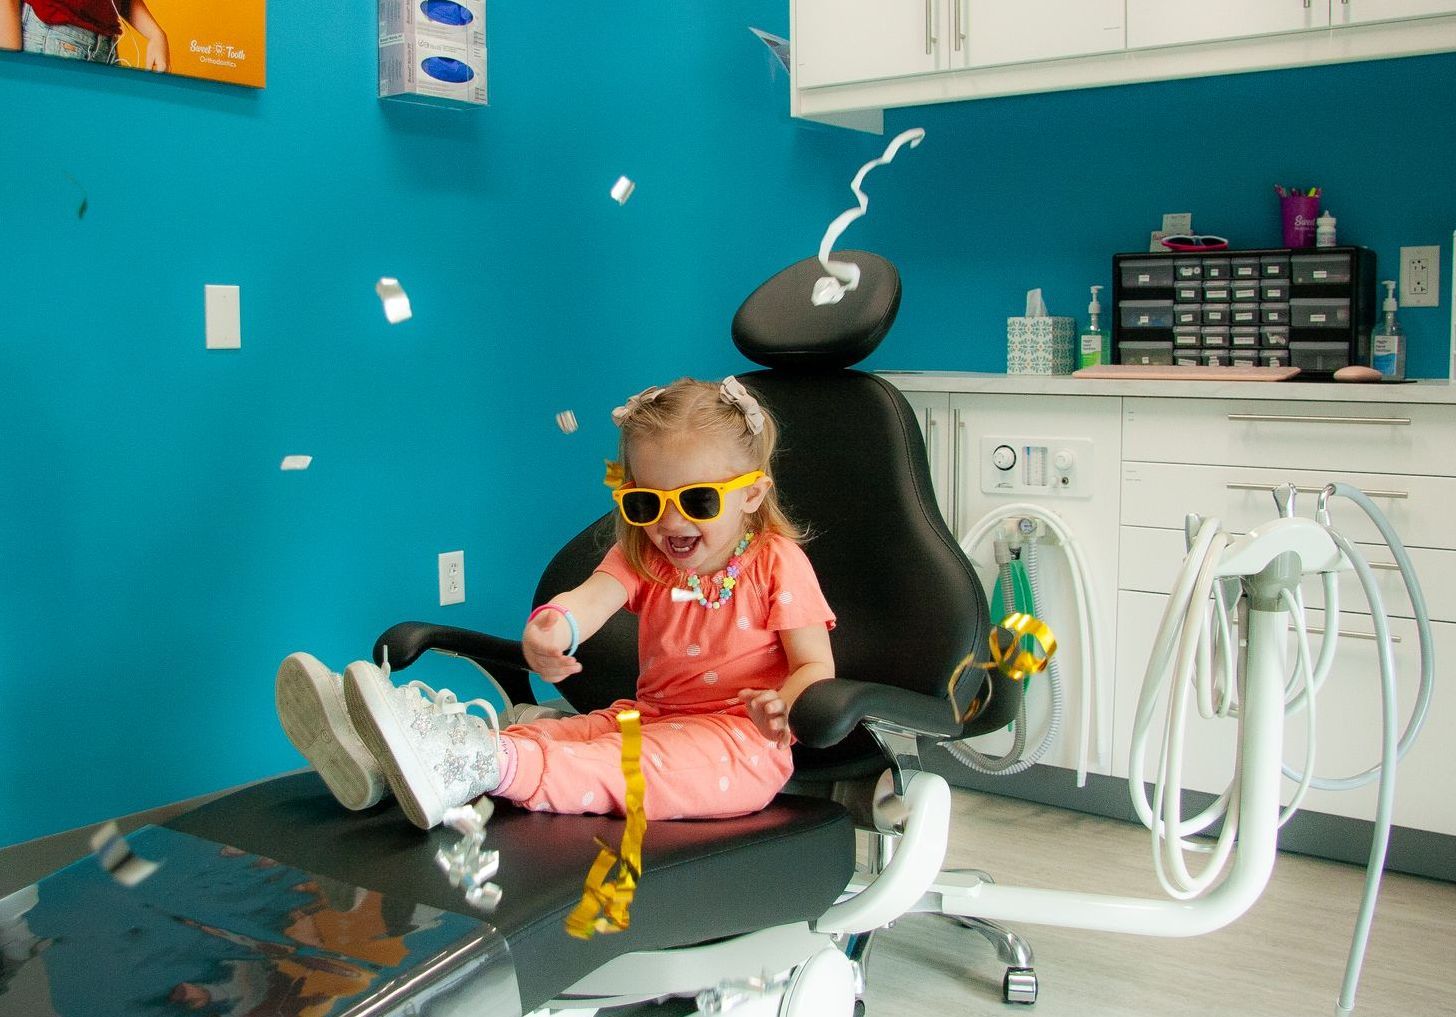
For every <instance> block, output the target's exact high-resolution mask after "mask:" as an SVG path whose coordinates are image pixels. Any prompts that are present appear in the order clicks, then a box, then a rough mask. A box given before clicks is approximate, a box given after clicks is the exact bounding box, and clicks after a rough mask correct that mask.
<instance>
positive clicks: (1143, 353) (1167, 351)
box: [1117, 342, 1173, 365]
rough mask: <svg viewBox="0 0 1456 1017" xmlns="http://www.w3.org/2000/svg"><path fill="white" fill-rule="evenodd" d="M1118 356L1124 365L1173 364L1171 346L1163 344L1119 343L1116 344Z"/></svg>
mask: <svg viewBox="0 0 1456 1017" xmlns="http://www.w3.org/2000/svg"><path fill="white" fill-rule="evenodd" d="M1117 351H1118V356H1119V357H1120V358H1121V360H1122V362H1123V363H1124V364H1144V365H1148V364H1161V365H1168V364H1172V363H1173V344H1172V343H1163V342H1121V343H1118V344H1117Z"/></svg>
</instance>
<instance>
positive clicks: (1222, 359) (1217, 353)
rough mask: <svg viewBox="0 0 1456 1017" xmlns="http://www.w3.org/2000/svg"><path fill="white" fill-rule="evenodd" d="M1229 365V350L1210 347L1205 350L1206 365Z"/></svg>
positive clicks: (1204, 364) (1204, 361) (1204, 363)
mask: <svg viewBox="0 0 1456 1017" xmlns="http://www.w3.org/2000/svg"><path fill="white" fill-rule="evenodd" d="M1228 365H1229V354H1228V350H1220V349H1216V348H1209V349H1205V350H1204V351H1203V366H1204V367H1227V366H1228Z"/></svg>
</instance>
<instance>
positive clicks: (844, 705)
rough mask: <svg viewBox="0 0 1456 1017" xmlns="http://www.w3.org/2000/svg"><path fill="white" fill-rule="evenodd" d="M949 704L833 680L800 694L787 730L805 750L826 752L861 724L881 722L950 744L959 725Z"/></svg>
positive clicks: (872, 684) (886, 688) (890, 688)
mask: <svg viewBox="0 0 1456 1017" xmlns="http://www.w3.org/2000/svg"><path fill="white" fill-rule="evenodd" d="M953 712H954V711H953V710H952V708H951V705H950V703H948V702H947V701H946V700H944V699H937V698H935V697H934V696H927V695H924V694H922V693H919V692H910V691H909V690H907V689H902V688H897V687H896V686H894V685H881V684H879V683H877V682H860V681H855V680H854V679H853V678H833V679H830V680H829V681H823V682H816V683H814V684H813V685H810V686H809V687H808V688H807V689H805V690H804V691H803V693H801V694H800V696H799V698H798V699H797V700H796V701H795V702H794V708H793V709H792V710H791V711H790V712H789V727H790V729H791V730H792V731H793V732H794V734H795V735H796V736H797V737H798V739H799V740H800V741H802V742H804V743H805V744H808V745H812V746H814V747H815V748H820V749H822V748H824V747H826V746H829V745H834V744H835V743H837V742H839V741H840V740H842V739H843V738H844V737H845V736H846V735H848V734H849V733H850V732H851V731H853V730H854V729H855V728H856V727H858V726H859V725H860V724H861V723H863V722H865V721H875V720H878V721H883V722H884V723H887V724H893V725H895V726H896V727H898V728H903V729H904V730H906V731H913V732H915V733H917V734H923V735H925V736H927V737H930V738H951V737H955V736H956V735H959V734H960V731H961V725H960V723H959V722H958V721H957V720H956V718H955V717H954V716H953Z"/></svg>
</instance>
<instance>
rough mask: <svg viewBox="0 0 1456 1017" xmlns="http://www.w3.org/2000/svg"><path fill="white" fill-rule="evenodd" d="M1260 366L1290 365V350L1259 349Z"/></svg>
mask: <svg viewBox="0 0 1456 1017" xmlns="http://www.w3.org/2000/svg"><path fill="white" fill-rule="evenodd" d="M1259 366H1260V367H1288V366H1289V351H1288V350H1261V351H1259Z"/></svg>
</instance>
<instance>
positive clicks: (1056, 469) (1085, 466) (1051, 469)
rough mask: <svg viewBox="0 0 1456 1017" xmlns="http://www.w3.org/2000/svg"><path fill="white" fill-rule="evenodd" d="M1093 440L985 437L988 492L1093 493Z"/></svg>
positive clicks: (983, 450)
mask: <svg viewBox="0 0 1456 1017" xmlns="http://www.w3.org/2000/svg"><path fill="white" fill-rule="evenodd" d="M1092 465H1093V457H1092V442H1090V441H1088V440H1087V439H1086V438H1033V437H1028V436H1026V435H983V436H982V437H981V490H982V491H983V492H984V493H986V494H1014V495H1023V496H1024V495H1051V496H1053V497H1059V498H1090V497H1092Z"/></svg>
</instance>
